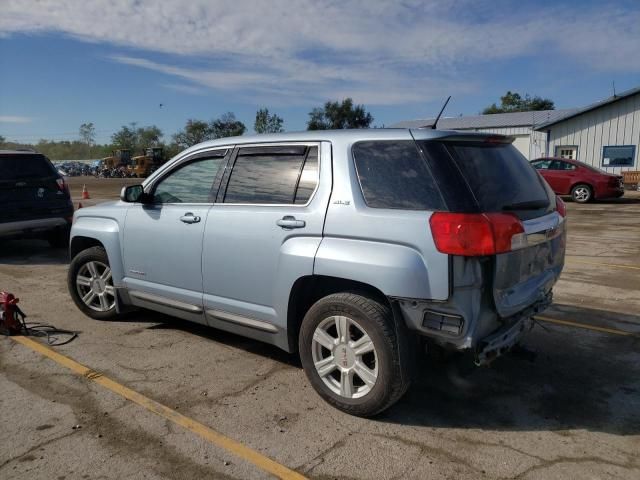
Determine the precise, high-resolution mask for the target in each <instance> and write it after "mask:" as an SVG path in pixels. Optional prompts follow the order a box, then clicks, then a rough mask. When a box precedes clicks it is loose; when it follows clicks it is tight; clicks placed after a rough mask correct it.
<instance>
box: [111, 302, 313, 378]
mask: <svg viewBox="0 0 640 480" xmlns="http://www.w3.org/2000/svg"><path fill="white" fill-rule="evenodd" d="M133 315H135V322H141V323H152V325H149V326H148V327H143V328H145V329H148V330H180V331H182V332H185V333H190V334H192V335H197V336H198V337H201V338H204V339H207V340H211V341H213V342H216V343H222V344H224V345H227V346H230V347H233V348H239V349H241V350H244V351H246V352H248V353H253V354H255V355H260V356H262V357H266V358H269V359H272V360H275V361H278V362H281V363H284V364H287V365H290V366H294V367H300V366H301V365H300V359H299V358H298V355H295V354H290V353H287V352H285V351H284V350H281V349H280V348H277V347H275V346H273V345H269V344H268V343H264V342H259V341H257V340H253V339H250V338H247V337H243V336H241V335H237V334H235V333H231V332H227V331H224V330H219V329H217V328H213V327H209V326H206V325H201V324H198V323H193V322H185V321H184V320H181V319H179V318H176V317H172V316H170V315H165V314H162V313H156V312H152V311H150V310H140V311H137V312H135V314H134V313H133V312H132V313H131V314H127V315H125V316H124V317H123V320H125V321H127V319H128V318H130V319H131V320H133Z"/></svg>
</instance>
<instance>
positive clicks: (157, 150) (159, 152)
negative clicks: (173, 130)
mask: <svg viewBox="0 0 640 480" xmlns="http://www.w3.org/2000/svg"><path fill="white" fill-rule="evenodd" d="M163 163H164V151H163V149H162V147H150V148H147V149H146V150H145V153H144V155H138V156H136V157H133V158H132V159H131V164H130V165H129V167H128V169H129V172H130V173H132V174H135V176H136V177H148V176H149V175H151V173H152V172H153V171H155V170H156V169H157V168H158V167H159V166H160V165H162V164H163Z"/></svg>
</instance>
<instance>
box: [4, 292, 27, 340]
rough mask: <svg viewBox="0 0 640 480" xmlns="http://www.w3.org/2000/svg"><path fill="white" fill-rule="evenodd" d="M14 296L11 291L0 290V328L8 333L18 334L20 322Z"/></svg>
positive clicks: (20, 329) (20, 326)
mask: <svg viewBox="0 0 640 480" xmlns="http://www.w3.org/2000/svg"><path fill="white" fill-rule="evenodd" d="M19 301H20V300H19V299H18V298H16V297H15V296H14V295H13V294H12V293H8V292H0V328H2V330H5V331H6V332H7V333H8V334H9V335H20V334H21V333H22V324H21V323H20V319H19V318H18V313H19V312H20V308H19V307H18V302H19Z"/></svg>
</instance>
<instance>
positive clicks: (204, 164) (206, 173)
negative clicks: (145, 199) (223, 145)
mask: <svg viewBox="0 0 640 480" xmlns="http://www.w3.org/2000/svg"><path fill="white" fill-rule="evenodd" d="M223 161H224V157H222V156H218V157H214V158H203V159H199V160H195V161H193V162H190V163H187V164H185V165H184V166H182V167H179V168H178V169H177V170H174V171H172V172H171V173H170V174H169V175H167V176H166V177H164V178H163V179H162V180H160V182H159V183H158V184H157V186H156V188H155V191H154V195H153V199H154V203H213V202H214V198H215V194H216V192H215V191H213V187H214V182H215V178H216V175H217V173H218V171H219V170H220V167H221V166H222V162H223Z"/></svg>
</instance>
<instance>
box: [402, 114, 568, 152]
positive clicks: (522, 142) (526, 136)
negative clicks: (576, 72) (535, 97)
mask: <svg viewBox="0 0 640 480" xmlns="http://www.w3.org/2000/svg"><path fill="white" fill-rule="evenodd" d="M575 111H576V109H568V110H538V111H535V112H514V113H494V114H491V115H473V116H467V117H448V118H447V117H445V118H441V119H440V121H439V122H438V128H440V129H443V130H466V131H473V132H488V133H498V134H501V135H511V136H514V137H515V140H514V142H513V144H514V145H515V146H516V148H517V149H518V150H520V152H521V153H522V154H523V155H524V156H525V157H527V158H528V159H533V158H538V157H542V156H544V155H545V153H546V151H547V150H546V148H547V145H546V141H547V137H546V135H545V133H544V132H540V131H537V130H536V127H538V126H539V125H543V124H549V123H550V122H553V121H555V120H557V119H559V118H563V117H565V116H567V115H570V114H572V113H574V112H575ZM434 121H435V119H434V118H429V119H424V120H407V121H404V122H399V123H396V124H394V125H391V127H392V128H430V127H431V126H432V125H433V122H434Z"/></svg>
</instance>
